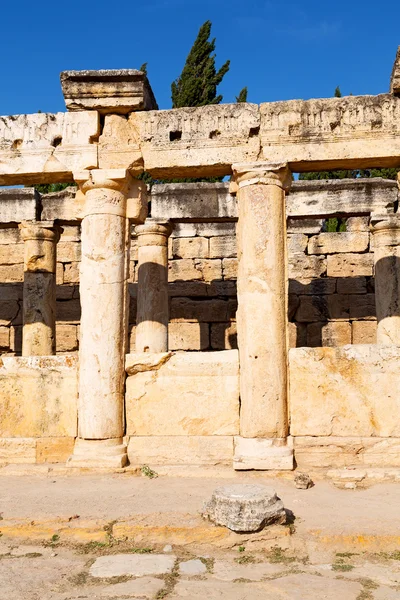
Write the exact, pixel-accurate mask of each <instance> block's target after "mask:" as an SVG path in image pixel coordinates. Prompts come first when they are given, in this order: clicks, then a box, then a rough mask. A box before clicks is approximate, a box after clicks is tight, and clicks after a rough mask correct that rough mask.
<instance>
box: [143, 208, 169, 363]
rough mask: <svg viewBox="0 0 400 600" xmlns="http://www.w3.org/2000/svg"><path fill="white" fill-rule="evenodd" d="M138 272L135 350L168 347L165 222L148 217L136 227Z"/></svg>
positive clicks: (154, 349) (146, 350)
mask: <svg viewBox="0 0 400 600" xmlns="http://www.w3.org/2000/svg"><path fill="white" fill-rule="evenodd" d="M136 233H137V236H138V246H139V248H138V254H139V264H138V266H139V272H138V293H137V322H136V352H167V350H168V320H169V310H168V236H169V235H170V233H171V228H170V225H169V224H168V223H160V222H157V221H153V220H152V219H147V221H146V223H145V224H144V225H139V226H138V227H136Z"/></svg>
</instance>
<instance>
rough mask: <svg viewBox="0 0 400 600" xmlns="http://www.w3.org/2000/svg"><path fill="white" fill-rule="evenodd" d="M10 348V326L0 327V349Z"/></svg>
mask: <svg viewBox="0 0 400 600" xmlns="http://www.w3.org/2000/svg"><path fill="white" fill-rule="evenodd" d="M9 348H10V328H9V327H3V326H1V327H0V349H1V350H8V349H9Z"/></svg>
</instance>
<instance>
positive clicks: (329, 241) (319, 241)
mask: <svg viewBox="0 0 400 600" xmlns="http://www.w3.org/2000/svg"><path fill="white" fill-rule="evenodd" d="M368 245H369V233H367V232H364V233H359V232H353V233H352V232H350V233H349V232H345V231H343V232H337V233H320V234H319V235H316V236H313V237H311V238H310V240H309V242H308V254H335V253H339V252H341V253H342V252H364V251H365V250H367V249H368Z"/></svg>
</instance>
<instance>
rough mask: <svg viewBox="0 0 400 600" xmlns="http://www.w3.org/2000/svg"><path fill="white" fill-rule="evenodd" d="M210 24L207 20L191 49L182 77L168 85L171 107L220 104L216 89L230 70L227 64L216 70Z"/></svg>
mask: <svg viewBox="0 0 400 600" xmlns="http://www.w3.org/2000/svg"><path fill="white" fill-rule="evenodd" d="M210 34H211V21H206V22H205V23H204V24H203V25H202V26H201V27H200V30H199V33H198V36H197V38H196V40H195V42H194V44H193V46H192V49H191V50H190V52H189V54H188V57H187V59H186V63H185V66H184V67H183V70H182V73H181V75H180V76H179V77H178V79H176V80H175V81H174V82H173V83H172V85H171V92H172V108H181V107H183V106H206V105H207V104H219V103H220V102H221V100H222V96H221V95H218V96H217V87H218V86H219V84H220V83H221V81H222V79H223V78H224V76H225V75H226V73H227V72H228V71H229V64H230V61H229V60H227V61H226V63H224V64H223V65H222V67H221V68H220V69H219V70H218V71H217V70H216V68H215V54H214V51H215V38H214V39H212V40H211V41H210V39H209V37H210Z"/></svg>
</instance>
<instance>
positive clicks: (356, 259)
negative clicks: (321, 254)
mask: <svg viewBox="0 0 400 600" xmlns="http://www.w3.org/2000/svg"><path fill="white" fill-rule="evenodd" d="M373 266H374V255H373V253H371V252H368V253H367V254H337V255H333V256H328V258H327V275H328V277H359V276H363V275H365V276H371V275H372V271H373Z"/></svg>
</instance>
